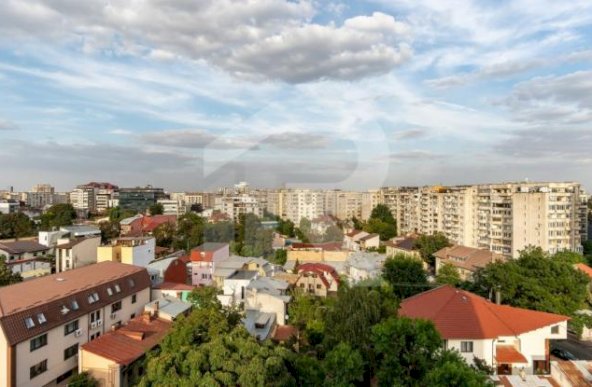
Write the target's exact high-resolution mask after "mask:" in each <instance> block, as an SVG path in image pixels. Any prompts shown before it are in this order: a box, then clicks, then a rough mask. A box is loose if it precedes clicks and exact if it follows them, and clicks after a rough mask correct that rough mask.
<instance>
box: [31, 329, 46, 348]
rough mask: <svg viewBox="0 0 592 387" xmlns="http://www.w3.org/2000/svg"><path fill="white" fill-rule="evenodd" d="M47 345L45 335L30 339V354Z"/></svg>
mask: <svg viewBox="0 0 592 387" xmlns="http://www.w3.org/2000/svg"><path fill="white" fill-rule="evenodd" d="M46 345H47V333H44V334H43V335H41V336H37V337H35V338H33V339H31V352H33V351H35V350H37V349H39V348H41V347H45V346H46Z"/></svg>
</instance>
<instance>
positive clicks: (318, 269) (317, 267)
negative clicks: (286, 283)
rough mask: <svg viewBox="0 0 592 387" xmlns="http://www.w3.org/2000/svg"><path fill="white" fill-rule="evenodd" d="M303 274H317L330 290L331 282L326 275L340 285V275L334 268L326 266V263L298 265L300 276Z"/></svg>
mask: <svg viewBox="0 0 592 387" xmlns="http://www.w3.org/2000/svg"><path fill="white" fill-rule="evenodd" d="M301 273H315V274H317V275H318V276H319V278H320V279H321V281H323V283H324V284H325V286H326V287H327V288H328V287H329V286H330V284H329V280H328V279H327V277H326V276H325V273H327V274H329V275H330V276H331V277H333V279H334V280H335V282H337V284H339V274H337V271H336V270H335V268H334V267H332V266H329V265H325V264H324V263H303V264H301V265H298V274H301Z"/></svg>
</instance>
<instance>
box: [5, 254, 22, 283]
mask: <svg viewBox="0 0 592 387" xmlns="http://www.w3.org/2000/svg"><path fill="white" fill-rule="evenodd" d="M22 280H23V277H21V275H20V273H13V272H12V269H11V268H10V267H9V266H8V265H7V264H6V255H0V287H2V286H6V285H12V284H15V283H17V282H21V281H22Z"/></svg>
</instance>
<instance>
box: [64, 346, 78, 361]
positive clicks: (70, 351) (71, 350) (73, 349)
mask: <svg viewBox="0 0 592 387" xmlns="http://www.w3.org/2000/svg"><path fill="white" fill-rule="evenodd" d="M77 353H78V343H76V344H74V345H72V346H70V347H68V348H66V349H64V360H68V359H69V358H71V357H72V356H74V355H76V354H77Z"/></svg>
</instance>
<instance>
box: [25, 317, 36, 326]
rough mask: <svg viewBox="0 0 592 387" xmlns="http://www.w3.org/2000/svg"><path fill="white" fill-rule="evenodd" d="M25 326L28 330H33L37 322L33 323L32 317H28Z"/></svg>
mask: <svg viewBox="0 0 592 387" xmlns="http://www.w3.org/2000/svg"><path fill="white" fill-rule="evenodd" d="M25 325H26V326H27V329H31V328H33V327H34V326H35V322H34V321H33V319H32V318H31V317H27V318H26V319H25Z"/></svg>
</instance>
